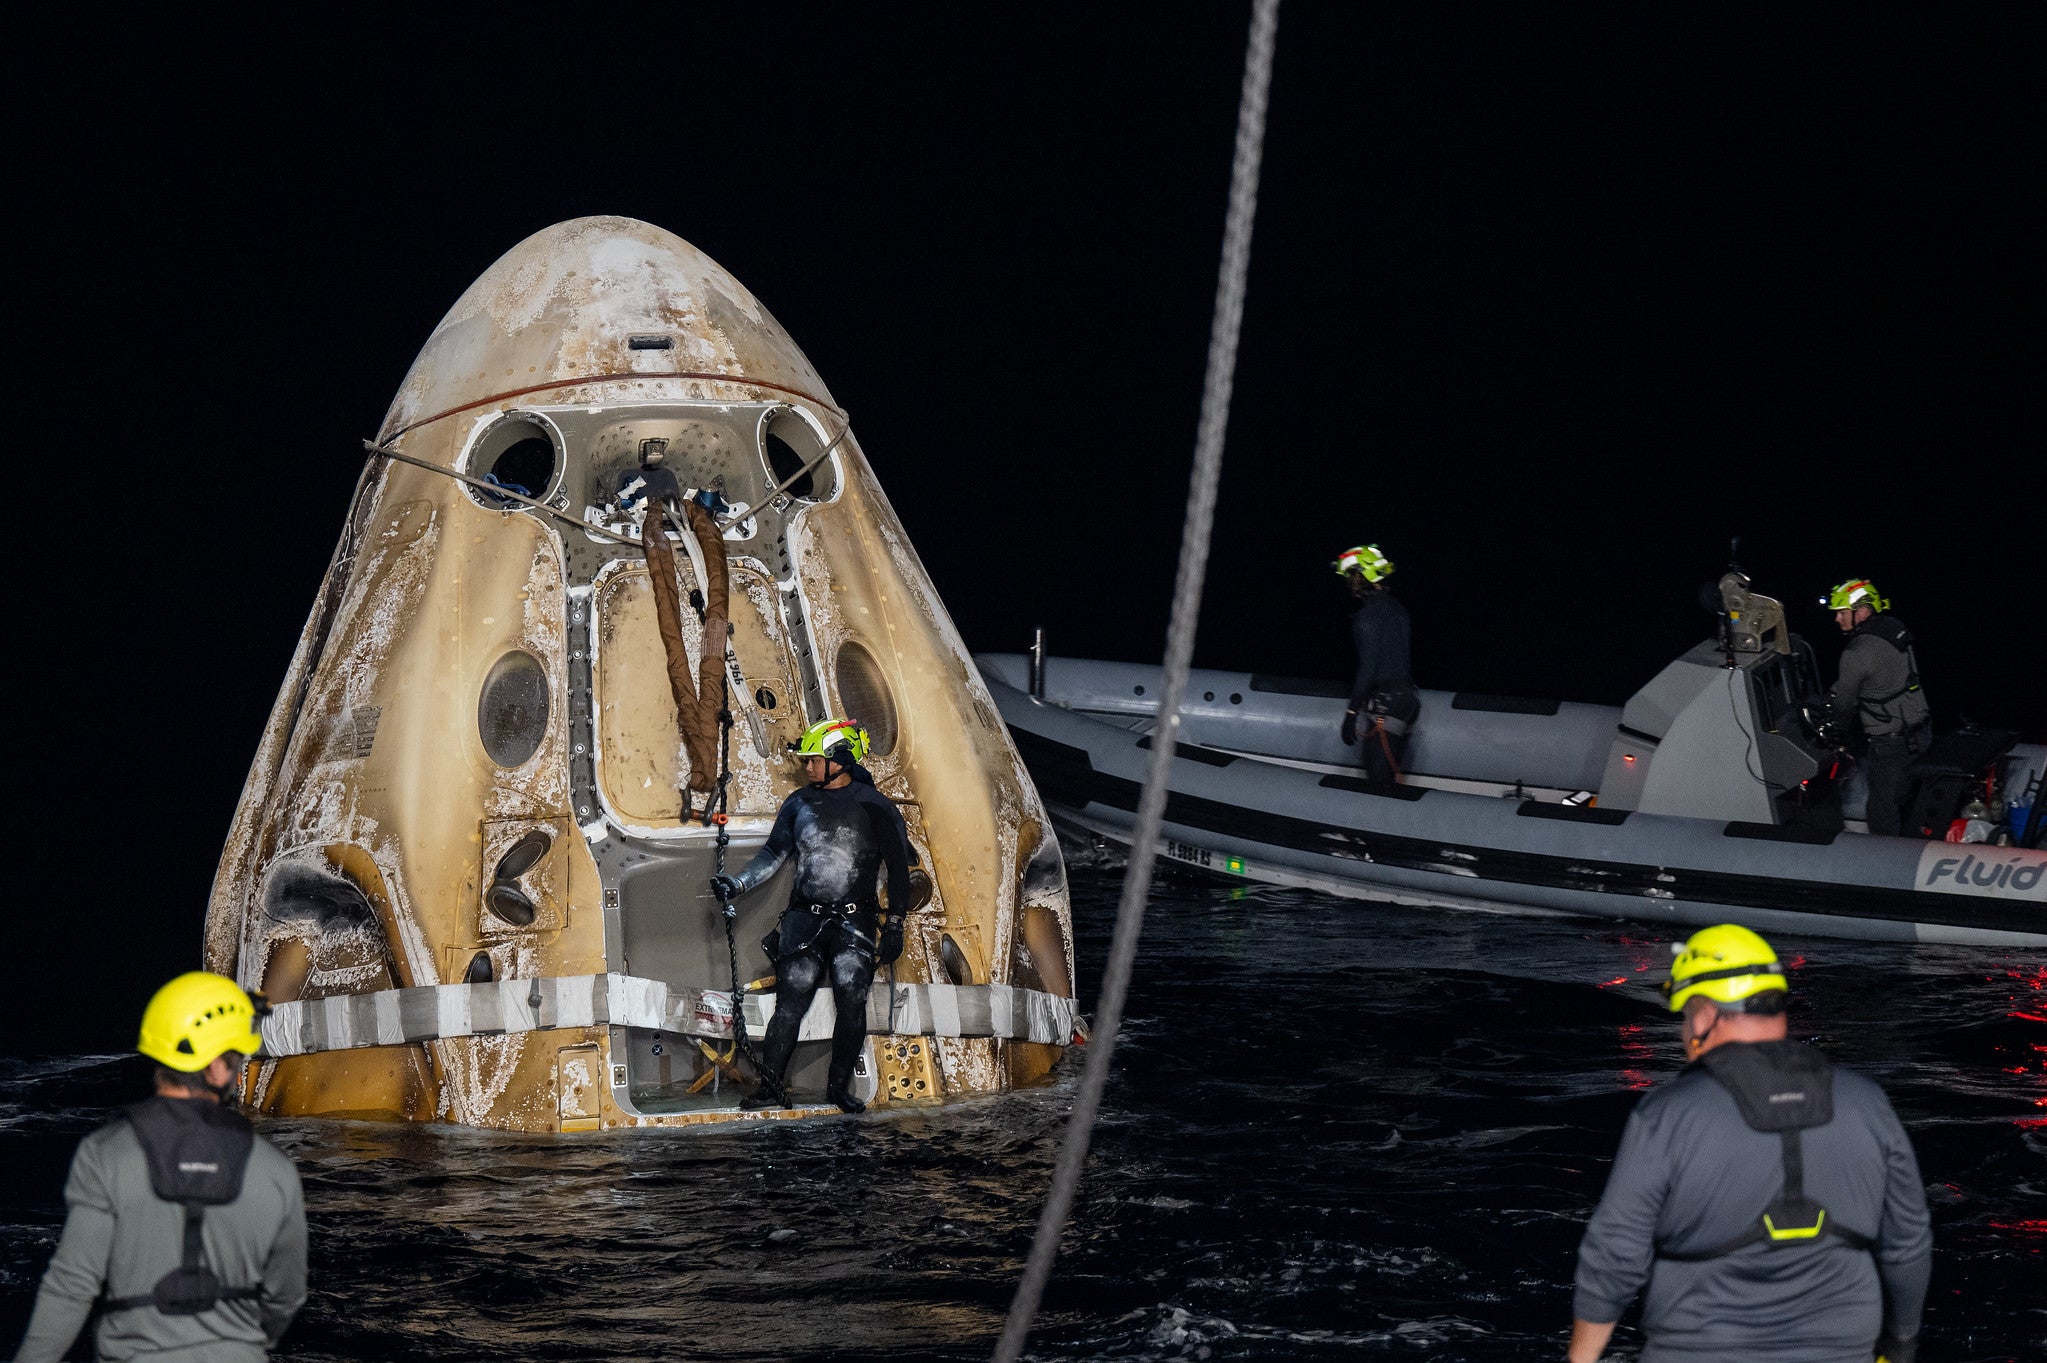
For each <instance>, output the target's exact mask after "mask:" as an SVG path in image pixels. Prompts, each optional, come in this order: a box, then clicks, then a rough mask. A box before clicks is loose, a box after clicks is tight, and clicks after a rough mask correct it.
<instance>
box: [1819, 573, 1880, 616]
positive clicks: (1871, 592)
mask: <svg viewBox="0 0 2047 1363" xmlns="http://www.w3.org/2000/svg"><path fill="white" fill-rule="evenodd" d="M1820 604H1821V605H1823V606H1825V607H1826V608H1827V609H1828V610H1830V611H1852V610H1854V609H1855V608H1856V607H1857V606H1867V607H1869V608H1870V609H1871V610H1873V611H1877V612H1879V613H1881V612H1883V611H1887V610H1889V609H1890V608H1891V603H1890V602H1888V601H1886V600H1884V599H1883V597H1882V596H1880V595H1878V594H1877V590H1876V584H1875V583H1874V582H1871V581H1870V580H1869V579H1868V578H1865V577H1851V578H1849V579H1848V580H1847V581H1846V582H1843V583H1842V584H1841V585H1839V586H1838V587H1836V588H1834V589H1833V590H1832V591H1830V592H1828V593H1827V594H1826V596H1824V597H1822V598H1821V600H1820Z"/></svg>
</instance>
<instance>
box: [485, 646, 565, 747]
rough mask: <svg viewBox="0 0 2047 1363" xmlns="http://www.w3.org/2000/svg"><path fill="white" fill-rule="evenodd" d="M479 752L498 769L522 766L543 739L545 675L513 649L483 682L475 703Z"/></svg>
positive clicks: (537, 663) (525, 655) (531, 659)
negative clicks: (480, 745)
mask: <svg viewBox="0 0 2047 1363" xmlns="http://www.w3.org/2000/svg"><path fill="white" fill-rule="evenodd" d="M476 729H477V734H478V736H479V737H481V738H482V740H483V750H484V751H485V752H486V753H488V754H490V760H491V761H493V762H495V763H497V764H498V765H499V766H501V767H517V766H523V765H524V764H525V763H526V761H527V760H528V759H529V758H531V757H532V756H533V754H534V753H536V752H538V751H539V750H540V740H541V739H543V738H545V737H547V673H546V672H544V671H543V670H541V666H540V661H539V659H537V658H535V657H534V656H533V655H532V654H530V653H525V652H521V651H520V650H517V649H514V650H513V651H512V652H510V653H507V654H506V655H505V656H504V657H502V658H500V659H498V660H497V662H496V664H494V665H493V666H492V667H491V669H490V675H489V676H487V677H485V678H484V679H483V691H482V693H481V694H480V695H479V696H478V697H477V701H476Z"/></svg>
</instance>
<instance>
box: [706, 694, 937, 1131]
mask: <svg viewBox="0 0 2047 1363" xmlns="http://www.w3.org/2000/svg"><path fill="white" fill-rule="evenodd" d="M795 755H796V757H797V758H798V759H799V760H800V761H801V762H802V763H803V766H804V772H805V774H806V775H807V776H809V778H810V784H809V785H808V786H806V787H804V788H803V789H801V790H796V791H793V792H791V793H790V795H789V798H788V799H786V800H784V801H783V802H782V808H781V811H780V812H779V813H777V814H776V816H775V827H774V830H773V831H772V832H770V833H769V834H768V840H767V842H766V843H765V844H763V845H762V847H761V850H760V851H759V852H757V853H755V854H754V858H753V860H752V861H750V862H748V863H747V865H746V868H745V869H744V870H742V871H740V872H739V874H737V875H735V876H718V877H715V878H713V880H712V882H711V888H712V890H713V892H714V893H716V894H718V895H719V896H720V897H721V898H723V899H725V900H728V901H729V900H731V899H735V898H737V897H738V896H740V895H742V894H745V893H746V892H747V891H748V890H751V889H753V888H755V887H756V886H758V885H761V884H762V883H764V882H765V881H766V880H767V879H768V877H770V876H772V875H774V873H775V872H776V870H778V869H779V868H780V867H781V865H782V863H783V862H784V861H786V860H788V859H789V857H790V856H792V855H793V856H794V857H795V858H796V885H795V892H794V893H793V894H792V895H791V896H790V900H789V907H788V908H787V909H785V910H784V911H783V913H782V921H781V926H780V928H779V930H778V932H777V934H776V936H775V943H776V945H775V947H774V949H773V950H772V951H771V952H770V955H772V956H773V957H774V958H775V1015H774V1017H773V1018H772V1019H770V1020H769V1022H768V1037H767V1044H766V1047H765V1051H764V1054H763V1055H762V1057H761V1061H762V1064H763V1066H764V1067H765V1069H766V1073H764V1074H763V1075H761V1087H760V1089H759V1090H758V1091H756V1092H755V1093H753V1094H752V1095H751V1096H749V1097H748V1098H747V1099H746V1101H745V1102H744V1103H742V1104H741V1106H742V1107H749V1108H761V1107H779V1106H783V1105H784V1104H785V1101H786V1098H785V1094H784V1093H783V1091H782V1078H783V1073H784V1071H785V1070H787V1069H788V1067H789V1056H790V1053H791V1052H792V1051H794V1050H795V1049H796V1033H797V1029H798V1028H799V1027H801V1026H802V1024H803V1015H804V1013H806V1012H808V1011H809V1009H810V1001H811V998H812V997H813V996H814V995H815V994H816V993H817V990H818V986H819V985H821V984H822V983H824V981H825V980H826V979H827V978H829V979H830V981H831V986H832V1002H833V1004H834V1005H835V1006H836V1009H837V1013H838V1020H837V1021H836V1022H835V1023H834V1024H833V1027H832V1064H831V1070H830V1072H829V1074H828V1077H827V1080H826V1084H825V1096H826V1097H827V1098H829V1099H830V1100H831V1101H832V1102H834V1103H836V1104H838V1106H839V1108H840V1109H841V1110H842V1111H845V1112H860V1111H862V1110H863V1109H864V1108H865V1107H866V1104H865V1103H863V1102H861V1101H860V1100H859V1099H858V1098H856V1097H854V1096H853V1091H852V1081H853V1064H854V1062H855V1061H856V1060H858V1059H859V1057H860V1048H861V1047H862V1046H863V1045H865V1044H866V1041H867V991H868V988H869V987H870V986H871V985H872V984H873V983H874V969H875V966H876V964H877V963H879V962H888V961H893V960H895V959H896V958H897V957H898V956H900V955H902V954H903V919H902V912H903V910H902V906H906V905H908V904H909V902H910V860H909V845H910V838H909V831H908V830H907V829H906V828H905V827H904V825H903V816H902V815H901V814H899V813H897V812H896V807H895V805H894V804H893V803H892V802H891V801H890V800H889V798H888V797H887V796H886V795H883V794H882V793H881V792H880V791H878V790H876V789H875V788H874V779H873V778H872V777H870V776H869V775H868V774H867V771H866V769H865V768H863V767H861V766H860V759H861V758H863V757H865V756H866V755H867V731H866V730H864V729H862V728H860V727H859V726H858V725H856V724H854V723H852V722H851V721H850V720H844V719H827V720H825V721H823V722H822V723H818V724H813V725H811V726H810V728H809V729H808V730H807V731H806V732H805V733H804V735H803V740H802V742H800V743H799V744H797V746H796V753H795ZM883 866H886V867H887V868H888V902H889V905H890V913H889V917H888V922H887V923H886V924H885V925H884V924H883V923H882V922H881V907H880V905H879V904H877V903H876V902H875V897H874V889H875V880H876V873H877V872H878V871H879V870H880V868H881V867H883Z"/></svg>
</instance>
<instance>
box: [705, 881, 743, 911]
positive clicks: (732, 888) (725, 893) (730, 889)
mask: <svg viewBox="0 0 2047 1363" xmlns="http://www.w3.org/2000/svg"><path fill="white" fill-rule="evenodd" d="M711 893H712V894H714V895H716V896H718V898H719V900H720V901H721V902H724V903H727V904H729V903H731V902H732V901H733V900H735V899H737V898H739V882H738V881H736V880H734V879H733V878H732V877H731V876H712V877H711Z"/></svg>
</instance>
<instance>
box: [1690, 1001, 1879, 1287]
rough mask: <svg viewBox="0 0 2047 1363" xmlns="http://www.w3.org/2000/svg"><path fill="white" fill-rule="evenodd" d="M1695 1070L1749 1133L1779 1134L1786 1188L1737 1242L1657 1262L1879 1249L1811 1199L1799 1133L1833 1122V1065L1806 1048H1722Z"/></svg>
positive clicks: (1788, 1044) (1780, 1044) (1783, 1044)
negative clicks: (1747, 1253) (1758, 1248)
mask: <svg viewBox="0 0 2047 1363" xmlns="http://www.w3.org/2000/svg"><path fill="white" fill-rule="evenodd" d="M1693 1063H1694V1064H1696V1065H1698V1066H1699V1067H1700V1068H1702V1069H1704V1070H1705V1071H1706V1073H1708V1074H1710V1075H1712V1076H1713V1078H1714V1079H1716V1080H1718V1081H1719V1082H1720V1084H1721V1086H1722V1087H1724V1088H1725V1089H1726V1090H1727V1091H1728V1092H1729V1093H1731V1094H1733V1095H1734V1103H1735V1106H1736V1107H1737V1108H1739V1109H1740V1111H1741V1119H1742V1121H1744V1122H1746V1123H1747V1124H1748V1126H1749V1129H1750V1130H1752V1131H1774V1132H1776V1133H1777V1135H1778V1137H1779V1139H1780V1142H1781V1147H1780V1148H1781V1151H1782V1156H1783V1160H1784V1188H1783V1190H1782V1191H1781V1192H1780V1193H1778V1195H1777V1196H1776V1198H1775V1199H1773V1200H1772V1201H1771V1202H1770V1204H1769V1205H1768V1206H1767V1207H1764V1208H1763V1210H1762V1211H1761V1212H1760V1213H1759V1214H1758V1215H1757V1217H1756V1220H1755V1223H1754V1224H1753V1225H1751V1226H1750V1227H1749V1228H1748V1229H1747V1230H1744V1231H1743V1232H1742V1233H1741V1234H1739V1235H1737V1236H1735V1237H1733V1238H1732V1239H1730V1240H1727V1241H1725V1242H1723V1243H1721V1244H1718V1245H1715V1246H1714V1247H1713V1248H1712V1249H1708V1250H1700V1251H1697V1252H1694V1253H1690V1254H1679V1253H1676V1252H1674V1251H1671V1250H1666V1249H1664V1248H1662V1247H1661V1246H1658V1248H1657V1250H1656V1257H1657V1258H1659V1259H1673V1260H1676V1261H1678V1262H1679V1263H1696V1262H1698V1261H1700V1260H1704V1259H1718V1258H1720V1257H1722V1256H1723V1255H1728V1254H1732V1253H1734V1252H1735V1251H1736V1250H1738V1249H1746V1248H1748V1247H1749V1246H1750V1245H1758V1244H1767V1245H1770V1246H1771V1247H1772V1248H1783V1247H1790V1246H1798V1245H1810V1244H1813V1243H1815V1242H1818V1241H1821V1240H1823V1239H1826V1238H1829V1237H1831V1238H1833V1239H1837V1240H1840V1241H1842V1242H1844V1243H1846V1244H1847V1245H1848V1246H1850V1247H1851V1248H1853V1249H1861V1250H1866V1249H1870V1248H1872V1247H1873V1246H1874V1245H1875V1244H1876V1242H1875V1241H1874V1240H1872V1239H1870V1237H1868V1236H1867V1235H1863V1234H1861V1233H1860V1232H1859V1231H1854V1230H1850V1229H1848V1228H1847V1227H1846V1226H1843V1225H1842V1224H1841V1223H1840V1222H1838V1221H1836V1220H1834V1219H1833V1218H1832V1217H1830V1216H1828V1215H1827V1209H1826V1208H1825V1207H1822V1206H1821V1205H1820V1204H1819V1203H1817V1202H1815V1201H1813V1200H1812V1199H1811V1198H1809V1197H1807V1196H1806V1195H1805V1152H1804V1151H1803V1149H1802V1148H1801V1147H1800V1144H1799V1133H1800V1132H1801V1131H1803V1130H1805V1129H1806V1128H1808V1127H1814V1126H1825V1125H1826V1124H1827V1123H1828V1122H1831V1121H1833V1120H1834V1067H1833V1066H1832V1065H1831V1064H1829V1063H1828V1061H1827V1058H1826V1057H1825V1056H1824V1055H1821V1054H1820V1053H1819V1052H1818V1051H1816V1050H1814V1049H1813V1048H1812V1047H1810V1046H1807V1045H1805V1044H1803V1043H1802V1042H1796V1041H1760V1042H1744V1043H1739V1044H1736V1045H1730V1046H1716V1047H1715V1048H1714V1049H1712V1050H1710V1051H1708V1052H1706V1053H1705V1054H1704V1055H1702V1056H1700V1057H1699V1058H1698V1059H1697V1060H1696V1061H1694V1062H1693Z"/></svg>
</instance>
